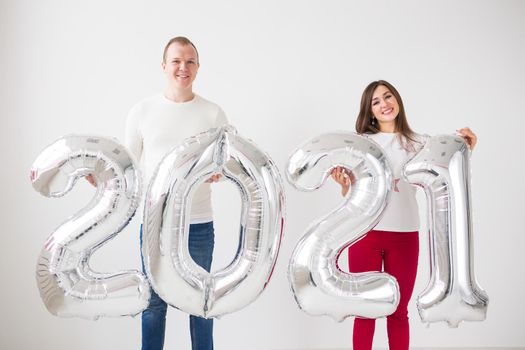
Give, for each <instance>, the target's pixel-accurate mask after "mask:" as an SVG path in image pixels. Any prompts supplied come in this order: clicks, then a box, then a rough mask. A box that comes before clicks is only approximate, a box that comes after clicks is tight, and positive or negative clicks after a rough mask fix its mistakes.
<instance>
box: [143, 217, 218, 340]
mask: <svg viewBox="0 0 525 350" xmlns="http://www.w3.org/2000/svg"><path fill="white" fill-rule="evenodd" d="M214 243H215V235H214V230H213V222H207V223H203V224H192V225H190V233H189V247H188V248H189V251H190V256H191V257H192V259H193V260H194V261H195V262H196V263H197V264H198V265H199V266H201V267H202V268H204V269H205V270H206V271H208V272H209V271H210V268H211V261H212V256H213V246H214ZM140 245H141V248H142V226H141V227H140ZM141 258H142V249H141ZM142 269H143V270H144V259H142ZM166 311H167V304H166V302H165V301H164V300H162V299H161V298H160V297H159V296H158V295H157V293H155V291H153V290H151V298H150V300H149V305H148V307H147V308H146V310H144V311H143V312H142V350H162V348H163V347H164V335H165V329H166ZM190 334H191V348H192V350H213V319H205V318H201V317H197V316H193V315H190Z"/></svg>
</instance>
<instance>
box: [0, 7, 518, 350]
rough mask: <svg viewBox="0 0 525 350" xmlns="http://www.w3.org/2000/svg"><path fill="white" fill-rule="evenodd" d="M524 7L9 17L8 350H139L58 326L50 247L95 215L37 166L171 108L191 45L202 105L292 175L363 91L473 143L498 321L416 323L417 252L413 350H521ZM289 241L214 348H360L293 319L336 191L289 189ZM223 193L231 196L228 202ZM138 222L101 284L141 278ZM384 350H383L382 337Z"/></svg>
mask: <svg viewBox="0 0 525 350" xmlns="http://www.w3.org/2000/svg"><path fill="white" fill-rule="evenodd" d="M524 15H525V2H521V1H507V0H501V1H424V2H422V1H415V0H414V1H386V0H380V1H342V0H341V1H335V0H334V1H299V0H295V1H277V0H266V1H240V0H239V1H175V0H172V1H162V2H160V1H137V0H129V1H120V2H119V1H100V0H92V1H65V0H64V1H60V0H55V1H51V0H39V1H29V0H2V1H1V2H0V53H1V55H0V81H1V84H0V89H1V90H0V115H1V118H2V121H3V123H2V125H3V127H2V131H3V133H4V136H3V137H2V138H1V139H0V142H1V146H2V149H3V151H2V152H1V155H0V157H1V161H2V162H1V164H3V167H2V171H1V172H0V176H1V178H0V179H1V183H2V193H3V196H2V200H1V211H0V212H1V213H0V215H1V221H0V222H1V223H2V234H1V237H2V243H1V245H0V246H1V264H0V276H2V282H1V283H0V286H1V287H0V305H1V308H0V310H2V318H1V321H0V323H1V326H0V347H1V348H3V349H14V348H19V349H36V348H45V349H51V348H52V349H57V350H58V349H70V348H72V347H73V345H74V347H75V348H76V349H79V350H80V349H103V348H106V349H109V348H111V349H133V348H138V347H139V346H138V344H139V340H140V320H139V319H138V318H137V319H132V318H117V319H101V320H99V321H96V322H92V321H85V320H81V319H62V318H57V317H54V316H52V315H50V314H49V313H48V312H47V311H46V310H45V308H44V306H43V303H42V302H41V300H40V297H39V294H38V290H37V287H36V284H35V279H34V274H35V271H34V270H35V261H36V258H37V256H38V253H39V251H40V247H41V245H42V244H43V242H44V240H45V239H46V237H47V236H48V235H49V234H50V233H51V232H52V230H53V229H54V228H55V227H56V226H57V225H58V224H59V223H60V222H62V221H63V220H65V218H66V217H67V216H69V215H71V214H72V213H73V212H74V211H75V210H76V209H75V208H80V207H81V206H82V205H83V203H86V201H87V200H88V198H90V196H91V193H92V191H93V190H92V189H91V188H90V187H89V186H88V185H87V184H80V185H79V186H77V187H78V188H76V189H75V190H74V191H73V193H71V194H69V195H68V196H67V197H65V198H61V199H56V200H52V199H48V198H44V197H42V196H40V195H38V194H37V193H36V192H34V191H33V189H32V187H31V185H30V183H29V180H28V173H29V167H30V165H31V163H32V161H33V160H34V159H35V158H36V156H37V155H38V154H39V152H40V151H41V150H42V149H43V148H44V147H45V146H46V145H48V144H49V143H51V142H52V141H54V140H55V139H56V138H58V137H59V136H61V135H64V134H69V133H93V134H101V135H108V136H115V137H118V138H119V139H121V140H122V137H123V126H124V118H125V115H126V113H127V110H128V109H129V108H130V107H131V106H132V105H133V104H134V103H136V102H137V101H138V100H139V99H141V98H143V97H145V96H148V95H151V94H153V93H155V92H158V91H160V90H161V89H163V87H164V78H163V75H162V74H161V71H160V65H159V64H160V56H161V52H162V48H163V46H164V44H165V42H166V41H167V40H168V39H169V38H170V37H172V36H175V35H186V36H188V37H190V38H191V39H192V40H193V41H194V42H195V43H196V45H197V46H198V48H199V51H200V56H201V69H200V72H199V77H198V80H197V82H196V85H195V89H196V91H197V92H199V93H200V94H201V95H203V96H205V97H207V98H209V99H211V100H212V101H215V102H217V103H219V104H220V105H221V106H222V107H223V108H224V110H225V111H226V113H227V114H228V116H229V118H230V120H231V122H232V123H233V124H234V125H236V126H237V128H238V130H239V132H240V133H241V134H242V135H244V136H246V137H248V138H251V139H253V140H254V141H255V142H256V143H257V144H258V145H259V146H260V147H261V148H262V149H264V150H265V151H267V152H268V153H269V154H270V155H271V156H272V157H273V158H274V160H275V162H276V163H277V164H278V165H279V167H280V169H281V171H284V164H285V163H286V160H287V155H288V154H290V152H291V151H292V150H293V149H294V148H295V147H296V146H297V145H299V144H300V143H301V142H303V141H305V140H306V139H308V138H310V137H312V136H314V135H316V134H319V133H321V132H325V131H331V130H338V129H347V130H353V126H354V120H355V116H356V114H357V111H358V103H359V99H360V95H361V91H362V90H363V88H364V87H365V86H366V84H367V83H368V82H370V81H371V80H374V79H378V78H382V79H386V80H389V81H391V82H392V83H393V84H394V85H395V86H396V87H397V88H398V89H399V91H400V92H401V94H402V96H403V98H404V101H405V106H406V108H407V113H408V116H409V119H410V121H411V124H412V126H413V128H414V129H415V130H417V131H420V132H425V133H429V134H438V133H451V132H454V130H455V129H456V128H459V127H461V126H465V125H469V126H471V127H472V128H473V129H474V130H475V131H476V132H477V134H478V136H479V145H478V147H477V149H476V151H475V152H474V155H473V157H472V167H473V193H474V195H473V197H474V203H473V207H474V230H475V242H474V244H475V260H476V262H475V267H476V274H477V278H478V280H479V282H480V284H481V285H482V286H483V287H484V288H485V289H486V290H487V292H488V294H489V296H490V305H489V310H488V318H487V320H486V321H484V322H481V323H462V324H461V325H460V327H459V328H458V329H449V328H448V327H447V326H446V325H444V324H435V325H432V326H431V327H430V328H427V327H426V325H424V324H422V323H421V322H420V320H419V316H418V314H417V311H416V309H415V297H416V296H417V294H418V293H419V292H420V291H422V289H423V288H424V286H425V285H426V282H427V279H428V267H427V265H428V264H427V261H428V253H427V249H426V243H425V237H424V235H422V243H421V257H420V271H419V277H418V281H417V285H416V289H415V292H414V297H413V300H412V302H411V306H410V310H409V311H410V313H411V320H412V323H411V326H412V328H411V329H412V345H413V346H414V347H423V346H425V347H438V346H443V347H447V346H471V347H482V346H525V333H524V332H523V316H524V315H525V301H524V298H525V297H524V293H523V288H524V287H525V283H524V282H525V279H524V277H523V270H522V269H523V266H524V264H523V262H522V260H521V253H522V251H523V246H525V235H524V234H523V233H524V232H523V229H522V228H521V226H520V225H517V224H516V223H517V222H519V220H518V219H519V218H520V217H521V216H522V215H523V210H522V209H523V203H522V197H525V189H524V185H523V181H522V178H523V173H524V170H525V167H524V164H523V160H524V157H523V152H521V149H520V148H519V144H520V138H521V137H522V135H521V132H520V128H521V127H524V126H525V122H524V119H525V112H524V106H523V100H524V95H525V89H524V88H523V85H522V84H523V81H524V78H525V69H524V62H525V45H524V39H523V38H525V21H524V20H523V19H524V18H525V16H524ZM235 191H236V190H235V188H234V187H233V186H229V187H228V185H227V184H222V185H220V187H219V190H218V191H217V192H216V193H215V195H214V202H215V203H216V204H215V205H216V207H218V209H217V214H218V215H217V216H218V218H217V225H218V232H217V241H218V243H217V244H218V247H217V251H216V255H215V259H216V262H217V263H218V265H221V264H223V265H224V264H226V262H227V259H228V258H231V257H232V256H233V246H234V245H235V239H236V238H237V233H236V225H237V224H238V223H237V222H235V220H236V219H235V217H236V215H237V216H238V213H237V211H236V210H235V209H236V207H235V206H233V207H229V206H228V207H227V206H225V205H222V206H221V203H222V204H226V203H228V201H229V200H230V199H232V198H233V200H236V201H237V202H238V196H237V194H236V193H235ZM286 192H287V193H286V194H287V223H286V232H285V239H284V242H283V245H282V249H281V253H280V259H279V261H278V265H277V267H276V270H275V273H274V277H273V280H272V282H271V283H270V285H269V287H268V288H267V290H266V291H265V292H264V293H263V294H262V296H261V297H260V298H259V299H258V300H256V301H255V302H254V303H253V304H251V305H250V306H248V307H247V308H245V309H244V310H242V311H239V312H237V313H234V314H231V315H227V316H225V317H224V318H223V319H221V320H219V321H218V322H216V330H215V334H216V348H217V349H228V350H235V349H264V350H266V349H321V348H349V347H350V344H351V332H352V322H351V321H350V320H347V321H346V322H344V323H342V324H337V323H335V322H334V321H332V320H331V319H329V318H326V317H311V316H308V315H306V314H305V313H303V312H302V311H300V310H299V309H298V308H297V306H296V304H295V301H294V299H293V297H292V295H291V292H290V289H289V287H288V282H287V277H286V267H287V263H288V259H289V257H290V254H291V252H292V249H293V247H294V245H295V244H296V242H297V241H298V240H299V238H300V237H301V235H302V233H303V231H304V230H305V228H306V226H307V225H308V224H309V223H310V222H311V221H312V218H317V217H320V216H321V215H323V214H324V213H326V212H328V211H330V210H331V209H332V208H334V207H335V206H336V205H337V203H338V201H339V197H338V189H337V188H336V186H335V185H333V184H328V185H326V186H325V187H324V188H322V189H321V190H319V191H317V192H315V193H299V192H297V191H295V190H293V189H292V188H291V187H290V186H289V185H288V184H286ZM219 194H223V195H222V196H219ZM137 226H138V223H137V222H134V223H132V224H131V225H130V227H128V228H127V229H126V230H125V231H124V232H123V233H122V234H121V235H120V236H119V237H117V238H116V239H115V240H114V241H112V242H111V243H110V244H109V245H107V246H106V247H105V248H104V249H103V250H102V251H100V253H97V255H98V256H95V257H94V259H93V260H94V261H93V266H94V267H95V268H97V269H100V270H105V271H111V270H116V269H128V268H139V266H140V260H139V254H138V239H137V235H138V233H137ZM168 322H169V324H168V331H167V340H166V345H167V346H166V348H171V349H173V348H183V349H187V348H189V336H188V331H187V317H186V316H185V315H183V314H182V313H181V312H178V311H175V310H171V312H170V314H169V321H168ZM375 344H376V345H377V346H381V347H385V346H386V344H387V343H386V332H385V324H384V320H382V321H379V324H378V327H377V334H376V342H375Z"/></svg>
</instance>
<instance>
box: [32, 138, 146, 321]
mask: <svg viewBox="0 0 525 350" xmlns="http://www.w3.org/2000/svg"><path fill="white" fill-rule="evenodd" d="M88 174H92V175H93V177H94V179H95V180H96V182H97V190H96V194H95V196H94V197H93V198H92V199H91V201H90V202H89V204H87V206H86V207H84V208H83V209H81V210H80V211H79V212H77V213H76V214H74V215H73V216H71V217H70V218H68V219H67V220H66V222H64V223H63V224H62V225H61V226H59V227H58V228H57V229H56V230H55V231H54V232H53V233H52V234H51V235H50V236H49V238H48V239H47V241H46V243H45V245H44V247H43V248H42V251H41V253H40V256H39V257H38V263H37V271H36V280H37V284H38V288H39V290H40V296H41V297H42V300H43V302H44V304H45V306H46V307H47V309H48V310H49V312H51V313H52V314H54V315H57V316H63V317H72V316H76V317H82V318H88V319H97V318H98V317H100V316H124V315H136V314H138V313H140V312H141V311H142V310H143V309H144V308H145V307H146V306H147V302H148V300H149V294H150V293H149V284H148V281H147V280H146V278H145V276H144V275H143V274H142V273H141V272H139V271H120V272H116V273H100V272H96V271H93V270H92V269H91V268H90V266H89V259H90V257H91V255H92V254H93V253H94V252H95V251H96V250H97V249H99V248H100V247H101V246H102V245H104V244H105V243H107V242H108V241H109V240H110V239H112V238H113V237H115V236H116V235H117V234H118V233H119V232H120V231H121V230H122V229H123V228H124V227H125V226H126V225H127V224H128V222H129V221H130V220H131V218H132V217H133V215H134V213H135V211H136V209H137V206H138V204H139V201H140V188H141V185H140V174H139V173H138V171H137V168H136V166H135V162H134V161H133V159H132V157H131V156H130V154H129V153H128V152H127V151H126V149H125V148H124V147H123V146H122V145H120V144H119V143H117V142H116V141H114V140H112V139H108V138H102V137H93V136H77V135H70V136H65V137H63V138H60V139H58V140H57V141H55V142H54V143H53V144H51V145H50V146H49V147H47V148H46V149H44V150H43V151H42V153H41V154H40V155H39V156H38V157H37V159H36V160H35V162H34V163H33V165H32V167H31V175H30V177H31V182H32V184H33V187H34V188H35V190H36V191H38V192H40V193H41V194H42V195H44V196H46V197H60V196H63V195H65V194H66V193H68V192H69V191H70V190H71V189H72V188H73V186H74V185H75V183H76V181H77V180H78V179H79V178H83V177H84V176H86V175H88ZM82 181H85V180H82Z"/></svg>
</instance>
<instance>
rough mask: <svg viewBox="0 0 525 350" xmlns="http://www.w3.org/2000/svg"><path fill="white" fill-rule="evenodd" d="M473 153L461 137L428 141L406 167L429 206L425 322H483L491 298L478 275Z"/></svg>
mask: <svg viewBox="0 0 525 350" xmlns="http://www.w3.org/2000/svg"><path fill="white" fill-rule="evenodd" d="M469 160H470V157H469V150H468V148H467V146H466V144H465V142H464V141H463V140H462V139H461V138H460V137H458V136H449V135H441V136H435V137H433V138H431V139H430V140H428V141H427V143H426V144H425V146H424V147H423V149H422V150H421V151H420V152H419V153H418V154H417V155H416V156H415V157H414V158H412V159H411V160H410V161H408V162H407V164H406V165H405V167H404V176H405V178H406V179H407V181H408V182H410V183H412V184H414V185H417V186H420V187H422V188H423V190H424V191H425V194H426V197H427V202H428V218H429V220H428V221H429V243H430V271H431V275H430V281H429V283H428V285H427V287H426V288H425V290H424V291H423V292H422V293H421V294H420V295H419V297H418V302H417V303H418V310H419V314H420V316H421V319H422V320H423V321H424V322H437V321H446V322H447V323H448V324H449V325H450V326H452V327H457V325H458V324H459V322H460V321H481V320H484V319H485V317H486V312H487V305H488V296H487V294H486V293H485V291H484V290H483V289H482V288H481V287H480V286H479V285H478V283H477V282H476V279H475V276H474V265H473V261H474V259H473V255H472V215H471V207H470V203H471V200H470V196H471V194H470V176H469V175H470V164H469Z"/></svg>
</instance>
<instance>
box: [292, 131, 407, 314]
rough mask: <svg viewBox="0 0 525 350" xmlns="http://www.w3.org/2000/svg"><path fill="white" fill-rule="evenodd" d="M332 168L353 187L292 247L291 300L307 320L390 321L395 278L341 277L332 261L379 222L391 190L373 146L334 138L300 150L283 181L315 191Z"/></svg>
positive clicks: (353, 137) (344, 136)
mask: <svg viewBox="0 0 525 350" xmlns="http://www.w3.org/2000/svg"><path fill="white" fill-rule="evenodd" d="M336 166H342V167H345V168H346V169H348V170H350V171H351V172H352V174H353V177H354V178H355V181H353V183H352V185H351V188H350V194H349V195H348V196H347V197H346V198H345V201H344V203H343V204H342V205H341V206H340V207H339V208H337V209H335V210H334V211H332V212H331V213H330V214H328V215H327V216H325V217H323V218H322V219H320V220H318V221H317V222H315V223H313V224H312V225H311V226H310V227H309V228H308V229H307V231H306V233H305V235H304V237H303V238H302V239H301V241H300V242H299V243H298V245H297V246H296V248H295V250H294V253H293V256H292V258H291V260H290V264H289V269H288V277H289V279H290V283H291V287H292V291H293V293H294V295H295V300H296V301H297V303H298V304H299V307H300V308H301V309H302V310H303V311H305V312H307V313H308V314H311V315H328V316H331V317H332V318H334V319H335V320H336V321H343V320H344V319H345V318H347V317H349V316H361V317H366V318H377V317H382V316H386V315H389V314H391V313H393V312H394V311H395V310H396V308H397V305H398V304H399V286H398V284H397V281H396V280H395V278H394V277H392V276H390V275H389V274H386V273H381V272H366V273H346V272H343V271H341V270H340V269H339V267H338V266H337V258H338V257H339V255H340V253H341V252H342V250H343V249H345V248H346V247H348V246H349V245H351V244H353V243H354V242H356V241H357V240H358V239H360V238H362V237H363V236H364V235H365V234H366V233H367V232H368V231H369V230H370V229H372V228H373V227H374V226H375V225H376V224H377V222H378V221H379V219H380V217H381V214H382V213H383V210H384V209H385V207H386V205H387V203H388V200H389V197H390V193H391V190H392V171H391V168H390V165H389V163H388V161H387V158H386V155H385V153H384V152H383V150H382V148H381V147H380V146H379V145H378V144H376V143H375V142H374V141H372V140H370V139H367V138H365V137H363V136H359V135H357V134H355V133H349V132H338V133H329V134H323V135H321V136H319V137H316V138H314V139H312V140H310V141H307V142H306V143H304V144H303V145H302V146H300V147H299V148H298V149H297V150H296V151H295V152H294V153H293V154H292V156H291V157H290V159H289V162H288V166H287V173H286V175H287V177H288V181H289V182H290V183H291V184H292V185H293V186H294V187H295V188H297V189H299V190H303V191H314V190H316V189H318V188H319V187H320V186H321V185H322V184H323V183H324V181H325V180H326V179H327V178H328V177H329V176H330V172H331V170H332V169H333V168H334V167H336Z"/></svg>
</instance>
